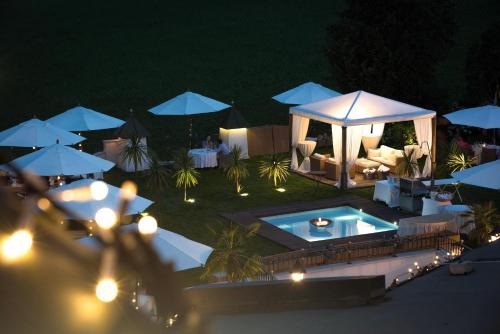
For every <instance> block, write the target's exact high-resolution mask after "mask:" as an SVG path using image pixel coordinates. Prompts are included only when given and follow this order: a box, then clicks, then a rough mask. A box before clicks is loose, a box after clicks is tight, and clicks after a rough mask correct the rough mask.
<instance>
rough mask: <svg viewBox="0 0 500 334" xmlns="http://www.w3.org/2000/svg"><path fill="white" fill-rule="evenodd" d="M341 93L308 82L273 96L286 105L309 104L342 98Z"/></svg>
mask: <svg viewBox="0 0 500 334" xmlns="http://www.w3.org/2000/svg"><path fill="white" fill-rule="evenodd" d="M340 95H342V94H340V93H339V92H336V91H334V90H332V89H329V88H326V87H324V86H321V85H320V84H317V83H314V82H306V83H304V84H302V85H300V86H297V87H295V88H292V89H290V90H287V91H286V92H283V93H281V94H278V95H276V96H273V99H274V100H276V101H278V102H281V103H284V104H307V103H313V102H317V101H321V100H325V99H329V98H331V97H336V96H340Z"/></svg>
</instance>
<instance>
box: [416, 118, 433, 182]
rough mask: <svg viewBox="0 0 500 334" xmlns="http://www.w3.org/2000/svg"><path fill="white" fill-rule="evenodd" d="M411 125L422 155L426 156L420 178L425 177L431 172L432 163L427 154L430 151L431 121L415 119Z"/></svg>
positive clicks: (429, 119) (428, 119)
mask: <svg viewBox="0 0 500 334" xmlns="http://www.w3.org/2000/svg"><path fill="white" fill-rule="evenodd" d="M413 123H414V124H415V134H416V136H417V141H418V144H419V145H420V147H421V148H422V153H423V154H424V155H426V156H427V159H425V165H424V169H423V170H422V176H423V177H427V176H429V175H430V174H431V170H432V161H431V156H430V152H429V150H431V151H432V119H431V118H423V119H415V120H413Z"/></svg>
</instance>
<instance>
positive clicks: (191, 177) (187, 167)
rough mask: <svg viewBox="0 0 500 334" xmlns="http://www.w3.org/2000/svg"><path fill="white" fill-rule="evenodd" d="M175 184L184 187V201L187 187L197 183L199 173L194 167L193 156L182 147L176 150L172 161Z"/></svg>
mask: <svg viewBox="0 0 500 334" xmlns="http://www.w3.org/2000/svg"><path fill="white" fill-rule="evenodd" d="M174 169H175V173H174V175H173V177H175V179H176V180H175V185H176V187H177V188H184V202H186V201H187V188H191V187H194V186H196V185H197V184H198V176H199V175H200V173H199V172H198V171H197V170H196V169H195V168H194V162H193V157H192V156H190V155H189V153H188V151H187V150H186V149H185V148H183V149H181V150H179V151H178V152H177V155H176V157H175V162H174Z"/></svg>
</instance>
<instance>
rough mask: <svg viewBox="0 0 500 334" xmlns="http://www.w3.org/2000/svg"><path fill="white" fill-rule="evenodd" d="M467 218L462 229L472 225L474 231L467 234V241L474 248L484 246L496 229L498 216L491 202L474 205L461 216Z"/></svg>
mask: <svg viewBox="0 0 500 334" xmlns="http://www.w3.org/2000/svg"><path fill="white" fill-rule="evenodd" d="M463 216H465V217H467V218H469V220H468V221H466V222H465V224H464V225H463V226H462V228H464V227H466V226H468V225H471V224H474V229H473V230H472V231H471V232H470V233H469V236H468V237H469V240H470V241H471V242H472V243H473V244H474V245H476V246H478V245H481V244H484V243H486V242H487V241H488V239H489V238H490V235H491V234H492V232H493V231H494V230H495V228H497V227H498V226H499V225H500V223H499V216H498V214H497V209H496V208H495V206H494V205H493V203H492V202H488V203H483V204H474V205H473V206H472V210H471V211H469V212H466V213H464V214H463Z"/></svg>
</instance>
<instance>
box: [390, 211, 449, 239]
mask: <svg viewBox="0 0 500 334" xmlns="http://www.w3.org/2000/svg"><path fill="white" fill-rule="evenodd" d="M442 231H451V232H455V231H456V228H455V222H454V221H453V216H452V215H450V214H446V213H440V214H437V215H429V216H417V217H410V218H402V219H400V220H399V227H398V235H399V236H401V237H404V236H408V235H417V234H427V233H437V232H442Z"/></svg>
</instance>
